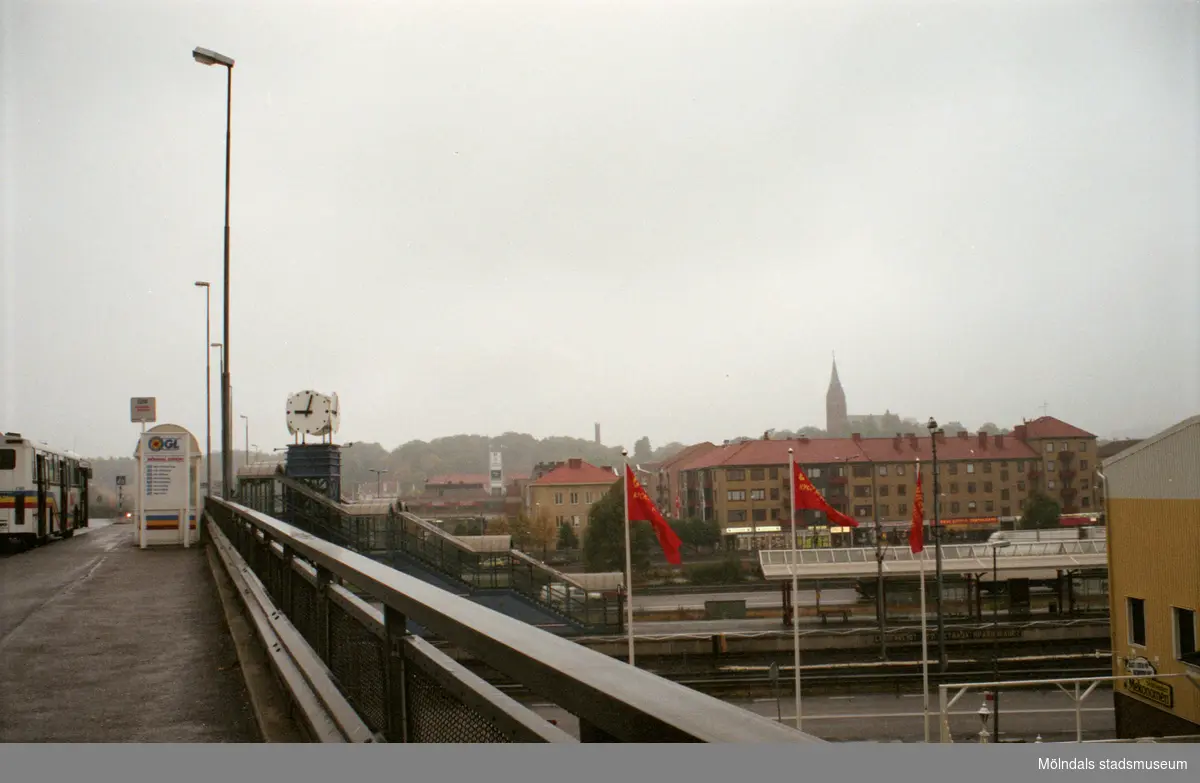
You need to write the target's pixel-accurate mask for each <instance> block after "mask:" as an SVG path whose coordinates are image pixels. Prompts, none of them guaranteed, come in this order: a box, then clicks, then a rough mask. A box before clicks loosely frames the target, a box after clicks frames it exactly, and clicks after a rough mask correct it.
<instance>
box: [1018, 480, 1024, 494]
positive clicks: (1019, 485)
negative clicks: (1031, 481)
mask: <svg viewBox="0 0 1200 783" xmlns="http://www.w3.org/2000/svg"><path fill="white" fill-rule="evenodd" d="M1017 491H1018V492H1024V491H1025V482H1024V481H1018V482H1017Z"/></svg>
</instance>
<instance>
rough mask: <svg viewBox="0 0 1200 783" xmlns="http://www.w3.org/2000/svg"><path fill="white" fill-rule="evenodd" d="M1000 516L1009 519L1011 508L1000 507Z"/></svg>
mask: <svg viewBox="0 0 1200 783" xmlns="http://www.w3.org/2000/svg"><path fill="white" fill-rule="evenodd" d="M1000 516H1002V517H1011V516H1012V506H1001V507H1000Z"/></svg>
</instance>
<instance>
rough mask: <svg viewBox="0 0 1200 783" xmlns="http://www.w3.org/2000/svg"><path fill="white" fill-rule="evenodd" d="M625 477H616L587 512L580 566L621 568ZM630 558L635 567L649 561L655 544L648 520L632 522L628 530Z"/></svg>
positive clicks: (616, 569) (609, 569)
mask: <svg viewBox="0 0 1200 783" xmlns="http://www.w3.org/2000/svg"><path fill="white" fill-rule="evenodd" d="M624 497H625V481H624V479H618V480H617V481H616V482H615V483H614V484H613V486H612V489H610V490H609V491H608V492H607V493H606V494H605V495H604V497H602V498H601V499H600V500H599V501H598V502H597V503H595V504H594V505H593V506H592V509H591V511H589V512H588V527H587V532H586V533H585V534H584V536H583V566H584V568H585V569H586V570H588V571H590V572H594V571H624V570H625V510H624V509H623V508H622V501H623V500H624ZM630 539H631V543H632V547H631V550H632V551H631V553H630V559H631V560H632V562H633V568H634V570H635V571H639V570H644V569H645V568H646V566H647V565H649V563H650V556H649V555H650V547H651V546H654V545H655V537H654V531H653V530H652V529H651V527H650V524H649V523H648V522H636V523H634V524H633V526H632V530H631V531H630Z"/></svg>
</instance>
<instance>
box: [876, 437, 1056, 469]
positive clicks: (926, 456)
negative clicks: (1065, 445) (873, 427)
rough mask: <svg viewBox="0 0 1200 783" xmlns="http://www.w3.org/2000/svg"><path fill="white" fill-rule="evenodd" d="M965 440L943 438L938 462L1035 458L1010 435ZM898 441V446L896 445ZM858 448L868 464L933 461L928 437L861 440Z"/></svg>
mask: <svg viewBox="0 0 1200 783" xmlns="http://www.w3.org/2000/svg"><path fill="white" fill-rule="evenodd" d="M964 434H965V435H966V437H960V436H957V435H947V436H946V437H944V438H942V439H940V440H939V441H938V447H937V451H938V460H939V461H941V460H973V459H1039V456H1038V453H1037V452H1036V451H1034V450H1033V449H1031V448H1030V447H1029V446H1028V445H1027V444H1025V443H1022V442H1021V441H1019V440H1017V439H1016V438H1014V437H1013V436H1012V435H1003V436H1001V437H999V438H998V439H997V437H996V436H994V435H987V436H986V437H985V438H984V439H983V440H982V441H981V440H980V437H979V435H978V434H975V435H972V434H970V433H964ZM897 441H899V443H897ZM859 445H860V446H861V447H862V450H863V454H864V455H865V456H866V458H867V459H869V460H871V461H872V462H911V461H914V460H916V459H920V460H921V461H922V462H930V461H932V460H933V446H932V441H931V440H930V438H929V436H926V437H924V438H908V437H906V436H901V437H900V438H895V437H892V438H863V439H862V440H861V441H860V442H859Z"/></svg>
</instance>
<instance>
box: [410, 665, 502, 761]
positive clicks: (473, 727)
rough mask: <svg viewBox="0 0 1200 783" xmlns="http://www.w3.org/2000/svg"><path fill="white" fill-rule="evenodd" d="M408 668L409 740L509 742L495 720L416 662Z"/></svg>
mask: <svg viewBox="0 0 1200 783" xmlns="http://www.w3.org/2000/svg"><path fill="white" fill-rule="evenodd" d="M405 670H406V672H405V685H406V688H407V693H408V741H409V742H446V743H461V742H468V743H475V742H509V739H508V737H506V736H505V735H504V732H502V731H500V729H498V728H497V727H496V726H495V724H493V723H492V722H491V721H489V720H488V719H487V718H485V717H484V716H482V715H480V714H479V713H478V712H476V711H475V710H472V709H471V708H470V707H467V706H466V705H464V704H463V703H462V702H460V701H458V700H457V699H455V698H454V697H453V696H451V695H450V694H448V693H447V692H446V691H445V689H443V688H442V687H441V686H440V685H439V684H438V683H437V681H436V680H434V679H433V678H432V677H430V676H429V675H427V674H425V672H423V671H421V670H420V669H418V668H417V667H416V666H415V665H409V666H406V667H405Z"/></svg>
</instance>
